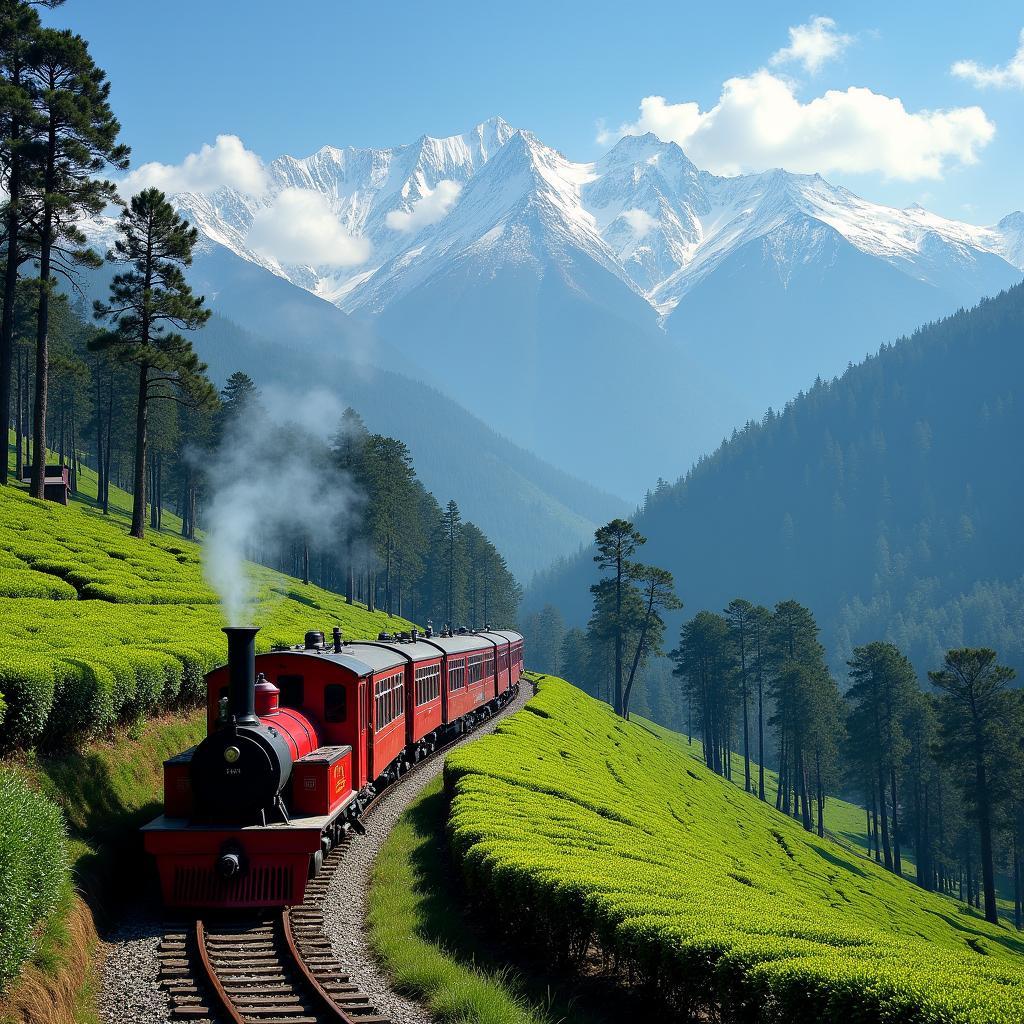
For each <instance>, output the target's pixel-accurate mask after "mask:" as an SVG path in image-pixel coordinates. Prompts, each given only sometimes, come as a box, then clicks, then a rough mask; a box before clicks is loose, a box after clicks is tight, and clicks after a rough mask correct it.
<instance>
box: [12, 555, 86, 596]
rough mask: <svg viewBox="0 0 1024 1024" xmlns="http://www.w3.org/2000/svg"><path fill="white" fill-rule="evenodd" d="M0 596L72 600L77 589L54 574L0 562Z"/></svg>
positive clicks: (76, 593)
mask: <svg viewBox="0 0 1024 1024" xmlns="http://www.w3.org/2000/svg"><path fill="white" fill-rule="evenodd" d="M0 597H48V598H50V599H51V600H53V601H74V600H75V598H77V597H78V591H76V590H75V588H74V587H73V586H71V584H70V583H65V582H64V580H62V579H58V578H57V577H56V576H48V575H47V574H46V573H41V572H33V571H32V570H31V569H25V568H20V569H15V568H9V567H7V566H6V565H2V564H0Z"/></svg>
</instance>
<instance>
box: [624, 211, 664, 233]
mask: <svg viewBox="0 0 1024 1024" xmlns="http://www.w3.org/2000/svg"><path fill="white" fill-rule="evenodd" d="M622 216H623V217H624V218H625V219H626V223H627V224H628V225H629V226H630V227H631V228H632V229H633V233H634V234H635V235H636V237H637V238H643V237H644V235H646V234H648V233H649V232H650V231H651V229H652V228H655V227H657V224H658V222H657V221H656V220H655V219H654V218H653V217H652V216H651V215H650V214H649V213H648V212H647V211H646V210H641V209H640V208H639V207H637V206H635V207H633V208H632V209H630V210H623V211H622Z"/></svg>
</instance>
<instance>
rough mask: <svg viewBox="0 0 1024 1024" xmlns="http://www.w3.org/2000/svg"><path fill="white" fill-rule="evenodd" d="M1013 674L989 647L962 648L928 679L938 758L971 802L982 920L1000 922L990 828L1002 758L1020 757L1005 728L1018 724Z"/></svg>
mask: <svg viewBox="0 0 1024 1024" xmlns="http://www.w3.org/2000/svg"><path fill="white" fill-rule="evenodd" d="M1015 675H1016V673H1015V672H1014V671H1013V669H1012V668H1008V667H1007V666H1005V665H1000V664H998V663H997V661H996V652H995V651H993V650H991V649H990V648H987V647H981V648H969V647H963V648H959V649H957V650H951V651H948V652H947V653H946V657H945V660H944V662H943V666H942V668H941V669H939V670H937V671H934V672H929V673H928V678H929V679H930V680H931V681H932V683H933V684H934V685H935V686H936V687H938V689H940V690H941V691H942V697H941V698H940V699H939V702H938V710H939V722H940V746H941V751H942V757H943V758H945V759H947V760H948V761H949V762H950V763H952V764H954V765H956V766H957V767H958V769H959V772H958V775H957V779H958V783H959V785H960V787H961V788H962V790H963V792H964V795H965V796H966V797H967V800H968V802H969V803H970V805H971V807H972V809H973V811H974V815H975V818H976V820H977V825H978V835H979V839H980V842H981V871H982V887H983V890H984V898H985V919H986V920H987V921H991V922H992V924H998V922H999V911H998V907H997V905H996V886H995V858H994V853H993V827H994V825H995V820H996V814H997V810H998V802H997V799H996V792H995V789H996V785H997V776H998V773H999V771H1000V769H1001V767H1002V765H1003V764H1005V763H1006V762H1005V760H1004V759H1005V756H1006V755H1007V754H1008V753H1009V754H1011V756H1013V755H1016V756H1018V757H1019V754H1020V751H1019V741H1018V749H1017V750H1014V749H1013V738H1012V737H1011V735H1009V734H1008V729H1007V726H1008V725H1012V724H1015V723H1016V721H1017V715H1016V713H1015V712H1016V709H1015V704H1016V702H1015V700H1014V698H1013V695H1011V694H1010V693H1009V691H1008V689H1007V686H1008V684H1009V682H1010V680H1011V679H1013V678H1014V676H1015Z"/></svg>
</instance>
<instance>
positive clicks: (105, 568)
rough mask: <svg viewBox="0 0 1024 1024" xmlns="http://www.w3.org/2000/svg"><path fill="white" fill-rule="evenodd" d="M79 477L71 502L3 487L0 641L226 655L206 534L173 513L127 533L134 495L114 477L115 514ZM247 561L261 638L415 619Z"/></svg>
mask: <svg viewBox="0 0 1024 1024" xmlns="http://www.w3.org/2000/svg"><path fill="white" fill-rule="evenodd" d="M82 488H83V491H84V497H85V500H83V501H74V502H72V504H71V505H70V506H69V507H67V508H64V507H63V506H60V505H58V504H56V503H54V502H38V501H35V500H34V499H32V498H29V497H28V494H27V491H26V490H25V488H23V487H21V486H16V487H9V488H3V489H0V649H2V650H3V651H4V652H5V653H7V654H12V655H14V654H16V653H18V652H23V653H24V654H26V655H36V656H38V655H43V656H46V657H50V658H68V657H75V656H78V655H80V654H82V653H83V652H85V651H98V650H102V649H104V648H113V649H115V650H116V649H117V648H118V647H123V648H132V647H138V646H141V647H144V648H149V649H155V650H159V649H161V648H163V647H167V646H173V645H177V646H178V647H180V648H181V649H186V650H191V651H194V652H196V653H197V654H198V655H199V656H200V658H201V660H205V661H209V662H216V661H217V660H218V659H220V658H221V657H222V654H223V636H222V635H221V634H220V627H221V626H222V625H224V624H225V623H224V621H223V619H222V616H221V611H220V608H219V606H218V604H217V599H216V596H215V595H214V593H213V592H212V591H211V590H210V588H209V587H207V586H206V584H205V582H204V581H203V578H202V568H201V554H200V545H199V544H197V543H193V542H190V541H187V540H184V539H183V538H182V537H180V536H179V535H178V534H177V532H176V531H177V529H179V528H180V522H178V521H177V520H176V517H174V516H171V515H169V514H168V515H165V524H167V526H166V527H165V529H164V530H163V531H161V532H156V531H147V535H146V539H145V540H144V541H136V540H134V539H132V538H131V537H129V536H128V535H127V527H128V525H129V519H130V508H131V496H130V495H128V494H126V493H124V492H123V491H119V490H118V489H116V488H112V490H111V505H112V514H111V515H109V516H104V515H103V514H102V513H101V512H100V511H99V510H98V509H96V508H95V507H94V501H93V500H91V497H90V496H92V495H95V476H94V475H93V474H92V473H91V472H88V471H86V472H84V473H83V474H82ZM249 571H250V575H251V577H252V579H253V589H254V592H255V593H256V595H257V597H256V607H255V611H254V616H253V618H254V619H255V622H256V624H257V625H260V626H262V627H263V631H262V632H261V633H260V635H259V637H258V638H257V641H258V644H259V646H260V648H261V649H266V648H268V647H269V646H270V644H271V643H274V642H288V643H296V642H299V641H300V640H301V638H302V635H303V633H304V632H305V630H307V629H310V628H319V629H326V630H328V631H329V630H330V628H331V627H333V626H334V625H339V626H340V627H341V629H342V631H343V632H344V633H345V635H346V636H350V637H355V638H366V637H370V636H375V635H376V634H377V633H378V632H379V631H380V630H382V629H395V628H398V629H401V628H405V626H406V625H408V624H406V623H405V622H404V620H401V619H398V618H396V617H392V616H388V615H387V614H386V613H383V612H375V613H372V614H370V613H368V612H367V611H366V609H365V608H364V607H361V606H358V605H347V604H346V603H345V601H344V599H343V598H342V597H339V596H338V595H337V594H332V593H330V592H328V591H325V590H321V589H320V588H318V587H315V586H312V585H303V584H302V583H300V582H299V581H297V580H295V579H292V578H290V577H287V576H283V575H281V574H280V573H276V572H273V571H272V570H269V569H264V568H262V567H259V566H250V568H249ZM35 595H40V596H35ZM43 595H48V596H43ZM54 597H59V598H67V599H68V600H53V599H52V598H54Z"/></svg>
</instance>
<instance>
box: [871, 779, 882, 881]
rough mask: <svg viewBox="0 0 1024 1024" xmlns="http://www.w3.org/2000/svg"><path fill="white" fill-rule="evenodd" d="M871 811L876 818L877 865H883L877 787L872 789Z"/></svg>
mask: <svg viewBox="0 0 1024 1024" xmlns="http://www.w3.org/2000/svg"><path fill="white" fill-rule="evenodd" d="M871 809H872V812H873V814H874V816H875V863H876V864H881V863H882V841H881V839H880V838H879V834H878V794H877V793H876V792H875V787H874V786H872V787H871Z"/></svg>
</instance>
